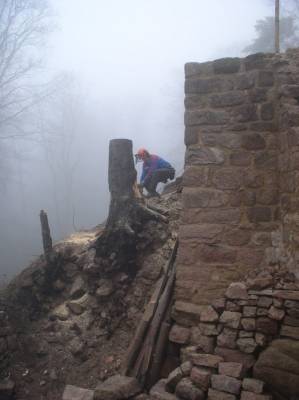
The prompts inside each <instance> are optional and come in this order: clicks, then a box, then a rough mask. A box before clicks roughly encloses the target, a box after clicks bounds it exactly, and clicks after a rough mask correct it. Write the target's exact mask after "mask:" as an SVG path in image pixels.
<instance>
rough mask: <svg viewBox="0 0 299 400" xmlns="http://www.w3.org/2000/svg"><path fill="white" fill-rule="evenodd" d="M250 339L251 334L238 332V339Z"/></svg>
mask: <svg viewBox="0 0 299 400" xmlns="http://www.w3.org/2000/svg"><path fill="white" fill-rule="evenodd" d="M250 337H253V332H250V331H239V338H250Z"/></svg>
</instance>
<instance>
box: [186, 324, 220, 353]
mask: <svg viewBox="0 0 299 400" xmlns="http://www.w3.org/2000/svg"><path fill="white" fill-rule="evenodd" d="M190 341H191V344H193V345H196V346H197V347H198V348H199V349H200V350H201V351H203V352H204V353H213V351H214V348H215V343H214V338H213V337H211V336H204V335H203V334H202V333H201V331H200V329H199V328H198V327H192V328H191V339H190Z"/></svg>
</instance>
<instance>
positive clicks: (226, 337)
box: [217, 328, 238, 349]
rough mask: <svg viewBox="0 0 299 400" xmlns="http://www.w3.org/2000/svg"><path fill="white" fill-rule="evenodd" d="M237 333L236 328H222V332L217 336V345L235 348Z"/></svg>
mask: <svg viewBox="0 0 299 400" xmlns="http://www.w3.org/2000/svg"><path fill="white" fill-rule="evenodd" d="M237 333H238V332H237V331H236V330H232V329H227V328H224V329H223V331H222V333H221V334H220V335H219V336H218V337H217V346H220V347H227V348H229V349H235V348H236V339H237Z"/></svg>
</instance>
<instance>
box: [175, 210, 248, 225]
mask: <svg viewBox="0 0 299 400" xmlns="http://www.w3.org/2000/svg"><path fill="white" fill-rule="evenodd" d="M240 219H241V212H240V210H239V209H238V208H226V209H223V210H221V209H219V210H216V209H211V210H204V211H203V210H202V209H192V210H185V211H184V213H183V215H182V220H183V222H184V223H187V224H192V223H193V224H195V223H199V224H202V223H203V224H204V223H207V224H227V223H228V224H232V225H234V224H238V223H239V222H240Z"/></svg>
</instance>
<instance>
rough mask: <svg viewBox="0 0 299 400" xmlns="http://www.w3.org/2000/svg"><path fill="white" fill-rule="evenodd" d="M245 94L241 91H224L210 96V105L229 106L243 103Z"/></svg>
mask: <svg viewBox="0 0 299 400" xmlns="http://www.w3.org/2000/svg"><path fill="white" fill-rule="evenodd" d="M245 100H246V95H245V94H244V93H243V92H226V93H221V94H215V95H213V96H212V97H211V103H210V104H211V107H231V106H237V105H240V104H243V103H244V102H245Z"/></svg>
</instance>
